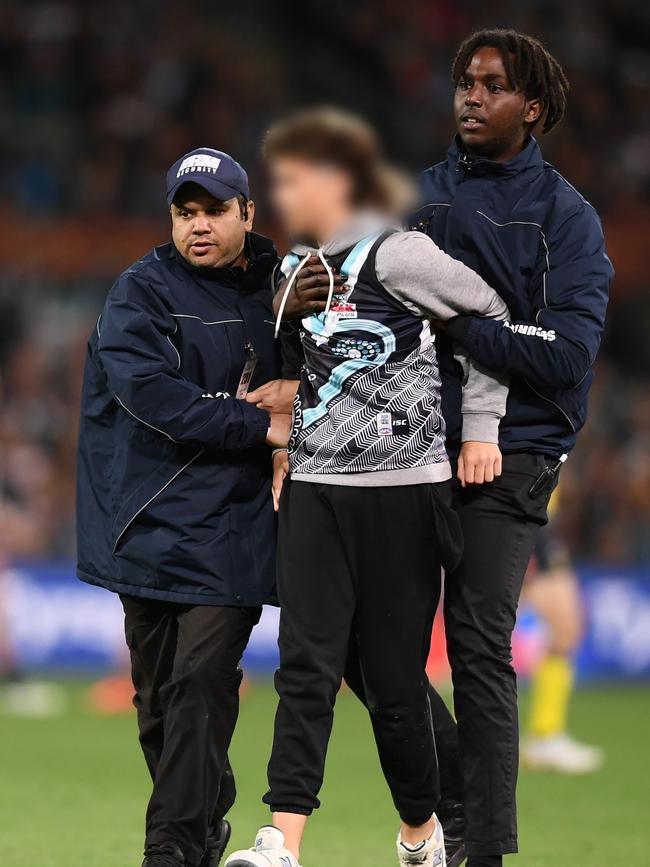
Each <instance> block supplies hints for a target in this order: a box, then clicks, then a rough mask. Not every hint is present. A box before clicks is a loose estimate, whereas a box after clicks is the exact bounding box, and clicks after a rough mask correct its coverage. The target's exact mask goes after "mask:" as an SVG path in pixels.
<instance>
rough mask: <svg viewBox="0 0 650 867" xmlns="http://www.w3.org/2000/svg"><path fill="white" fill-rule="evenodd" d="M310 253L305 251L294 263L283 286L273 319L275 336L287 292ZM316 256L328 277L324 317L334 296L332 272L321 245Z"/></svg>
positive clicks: (287, 296) (280, 321)
mask: <svg viewBox="0 0 650 867" xmlns="http://www.w3.org/2000/svg"><path fill="white" fill-rule="evenodd" d="M311 255H312V253H307V254H306V256H304V258H302V259H301V260H300V262H299V263H298V264H297V265H296V267H295V269H294V272H293V274H292V275H291V277H289V280H288V281H287V285H286V286H285V288H284V293H283V295H282V301H281V302H280V308H279V310H278V315H277V319H276V320H275V336H276V337H277V336H278V334H279V333H280V325H281V324H282V315H283V313H284V308H285V307H286V306H287V299H288V298H289V293H290V292H291V290H292V289H293V284H294V283H295V282H296V278H297V277H298V273H299V272H300V270H301V269H302V268H303V267H304V265H305V263H306V262H307V260H308V259H309V258H310V257H311ZM317 255H318V258H319V259H320V261H321V262H322V263H323V267H324V268H325V270H326V271H327V276H328V278H329V292H328V293H327V304H326V305H325V317H327V314H328V313H329V310H330V307H331V306H332V298H333V297H334V272H333V271H332V269H331V268H330V266H329V265H328V264H327V260H326V259H325V256H324V255H323V249H322V247H319V248H318V251H317Z"/></svg>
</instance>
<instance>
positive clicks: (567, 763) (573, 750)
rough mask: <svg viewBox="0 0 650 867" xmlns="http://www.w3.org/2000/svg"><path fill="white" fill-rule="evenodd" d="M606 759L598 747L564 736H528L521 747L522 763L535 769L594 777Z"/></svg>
mask: <svg viewBox="0 0 650 867" xmlns="http://www.w3.org/2000/svg"><path fill="white" fill-rule="evenodd" d="M604 758H605V756H604V754H603V751H602V750H601V749H599V748H598V747H590V746H587V744H581V743H579V742H578V741H575V740H574V739H573V738H572V737H571V736H570V735H568V734H564V733H563V734H559V735H552V736H551V737H547V738H539V737H529V738H527V739H526V740H525V741H524V742H523V744H522V746H521V762H522V764H523V765H524V767H527V768H531V769H532V770H544V771H557V772H558V773H560V774H591V773H593V772H594V771H597V770H598V769H599V768H600V767H601V765H602V764H603V761H604Z"/></svg>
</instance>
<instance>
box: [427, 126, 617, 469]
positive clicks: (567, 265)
mask: <svg viewBox="0 0 650 867" xmlns="http://www.w3.org/2000/svg"><path fill="white" fill-rule="evenodd" d="M420 201H421V202H422V206H421V207H420V209H419V210H418V211H417V212H416V214H415V217H414V220H413V226H414V228H420V229H421V230H423V231H425V232H426V233H427V234H428V235H429V236H430V237H431V238H432V239H433V240H434V241H435V242H436V244H437V245H438V246H439V247H441V248H442V249H443V250H445V251H446V252H447V253H449V254H450V255H451V256H453V257H454V258H456V259H460V260H461V261H462V262H464V263H465V264H466V265H468V266H469V267H470V268H473V269H474V270H475V271H478V273H479V274H480V275H481V276H482V277H483V278H484V279H485V280H486V281H487V282H488V283H489V284H490V285H491V286H493V287H494V288H495V289H496V290H497V292H499V294H500V295H501V296H502V297H503V299H504V300H505V302H506V303H507V305H508V307H509V309H510V321H508V322H505V323H504V322H498V321H496V320H492V319H480V318H476V317H458V318H457V319H455V320H452V322H451V323H450V324H449V325H448V327H447V334H446V335H444V334H443V335H440V337H439V340H438V355H439V361H440V368H441V374H442V378H443V405H442V406H443V414H444V416H445V420H446V422H447V437H448V443H449V446H450V451H451V452H454V451H457V449H458V447H459V444H460V430H461V412H460V392H461V377H462V372H461V370H460V365H458V364H457V362H455V361H454V359H453V340H457V341H459V342H460V343H461V344H462V345H463V346H464V347H465V348H466V349H467V351H468V352H469V354H470V355H471V356H472V357H473V358H474V359H475V360H476V361H478V362H479V364H482V365H484V366H485V367H486V368H488V369H490V370H493V371H496V372H498V373H509V374H510V376H511V380H510V395H509V398H508V406H507V412H506V415H505V417H504V418H503V420H502V421H501V426H500V440H499V444H500V446H501V449H502V451H504V452H518V451H525V452H534V453H538V454H544V455H548V456H559V455H560V454H562V453H563V452H568V451H569V450H570V449H571V448H572V447H573V445H574V443H575V440H576V434H577V432H578V431H579V430H580V428H581V427H582V425H583V424H584V422H585V418H586V415H587V393H588V391H589V386H590V384H591V381H592V378H593V374H592V365H593V363H594V359H595V357H596V352H597V350H598V346H599V344H600V339H601V335H602V331H603V325H604V320H605V309H606V307H607V297H608V291H609V284H610V282H611V279H612V276H613V269H612V265H611V262H610V261H609V259H608V258H607V254H606V252H605V243H604V239H603V232H602V228H601V225H600V220H599V219H598V215H597V214H596V212H595V210H594V209H593V208H592V206H591V205H590V204H589V203H588V202H587V201H585V199H584V198H583V197H582V196H581V195H580V193H578V192H577V191H576V190H575V189H574V188H573V187H572V186H571V185H570V184H569V183H568V182H567V181H566V180H565V179H564V178H563V177H562V176H561V175H560V174H558V172H556V171H555V169H554V168H553V167H552V166H551V165H549V164H548V163H546V162H544V160H543V159H542V155H541V152H540V149H539V146H538V144H537V142H536V141H535V139H533V138H531V139H530V140H529V141H528V143H527V145H526V147H525V148H524V149H523V151H522V152H521V153H520V154H519V155H518V156H516V157H515V158H514V159H513V160H510V161H509V162H506V163H497V162H492V161H490V160H486V159H481V158H477V157H472V156H469V155H468V154H466V153H464V152H463V151H462V150H461V149H460V148H459V144H458V141H457V140H456V142H454V144H453V145H452V147H451V148H450V150H449V153H448V155H447V160H446V161H445V162H442V163H439V164H438V165H435V166H433V167H432V168H430V169H427V171H425V172H424V173H423V175H422V178H421V197H420ZM452 339H453V340H452Z"/></svg>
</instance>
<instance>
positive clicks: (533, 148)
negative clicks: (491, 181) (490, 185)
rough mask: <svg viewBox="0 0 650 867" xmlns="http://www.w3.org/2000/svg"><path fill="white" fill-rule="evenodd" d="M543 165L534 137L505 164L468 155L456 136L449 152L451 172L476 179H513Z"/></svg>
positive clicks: (448, 161) (448, 159) (448, 163)
mask: <svg viewBox="0 0 650 867" xmlns="http://www.w3.org/2000/svg"><path fill="white" fill-rule="evenodd" d="M543 163H544V160H543V158H542V152H541V150H540V147H539V145H538V144H537V140H536V139H535V138H534V137H533V136H530V138H529V139H528V141H527V142H526V144H525V145H524V147H523V149H522V150H521V152H520V153H518V154H517V156H516V157H513V159H511V160H508V162H505V163H501V162H496V161H495V160H489V159H487V158H486V157H478V156H474V155H472V154H469V153H467V151H466V150H464V148H463V145H462V142H461V140H460V137H459V136H455V138H454V140H453V142H452V143H451V147H450V148H449V150H448V151H447V165H448V168H449V170H450V171H459V172H464V173H465V174H466V175H472V176H476V177H508V176H510V177H512V176H513V175H518V174H520V173H521V172H524V171H526V170H528V169H531V168H541V166H542V165H543Z"/></svg>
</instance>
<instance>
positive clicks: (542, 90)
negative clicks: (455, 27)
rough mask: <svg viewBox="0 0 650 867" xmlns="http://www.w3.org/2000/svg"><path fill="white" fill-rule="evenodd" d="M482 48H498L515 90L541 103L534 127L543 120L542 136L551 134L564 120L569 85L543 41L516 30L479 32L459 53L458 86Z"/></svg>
mask: <svg viewBox="0 0 650 867" xmlns="http://www.w3.org/2000/svg"><path fill="white" fill-rule="evenodd" d="M479 48H496V49H497V51H498V52H499V53H500V54H501V58H502V60H503V65H504V67H505V71H506V75H507V76H508V80H509V82H510V84H511V85H512V87H515V88H517V89H518V90H521V91H522V93H523V94H524V95H525V97H526V99H539V100H540V102H541V103H542V112H541V114H540V116H539V118H538V119H537V120H536V121H535V123H534V124H532V125H531V126H535V125H536V124H537V123H539V122H540V121H542V120H543V124H542V134H545V133H547V132H550V131H551V130H552V129H553V127H554V126H556V124H558V123H559V122H560V121H561V120H562V118H563V117H564V111H565V109H566V100H567V93H568V92H569V82H568V80H567V77H566V75H565V74H564V70H563V69H562V67H561V66H560V64H559V63H558V62H557V60H556V59H555V58H554V57H553V55H552V54H551V53H550V52H549V51H548V50H547V49H546V48H545V47H544V46H543V45H542V43H541V42H540V41H539V39H535V38H534V37H533V36H527V35H526V34H525V33H519V32H517V31H516V30H478V31H477V32H476V33H473V34H472V35H471V36H469V37H468V38H467V39H466V40H465V41H464V42H463V43H462V44H461V46H460V48H459V49H458V53H457V54H456V57H455V58H454V62H453V63H452V66H451V77H452V80H453V82H454V84H458V82H459V80H460V79H461V78H462V76H463V73H464V72H465V70H466V69H467V67H468V66H469V63H470V61H471V59H472V57H473V55H474V54H475V53H476V51H477V50H478V49H479Z"/></svg>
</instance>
